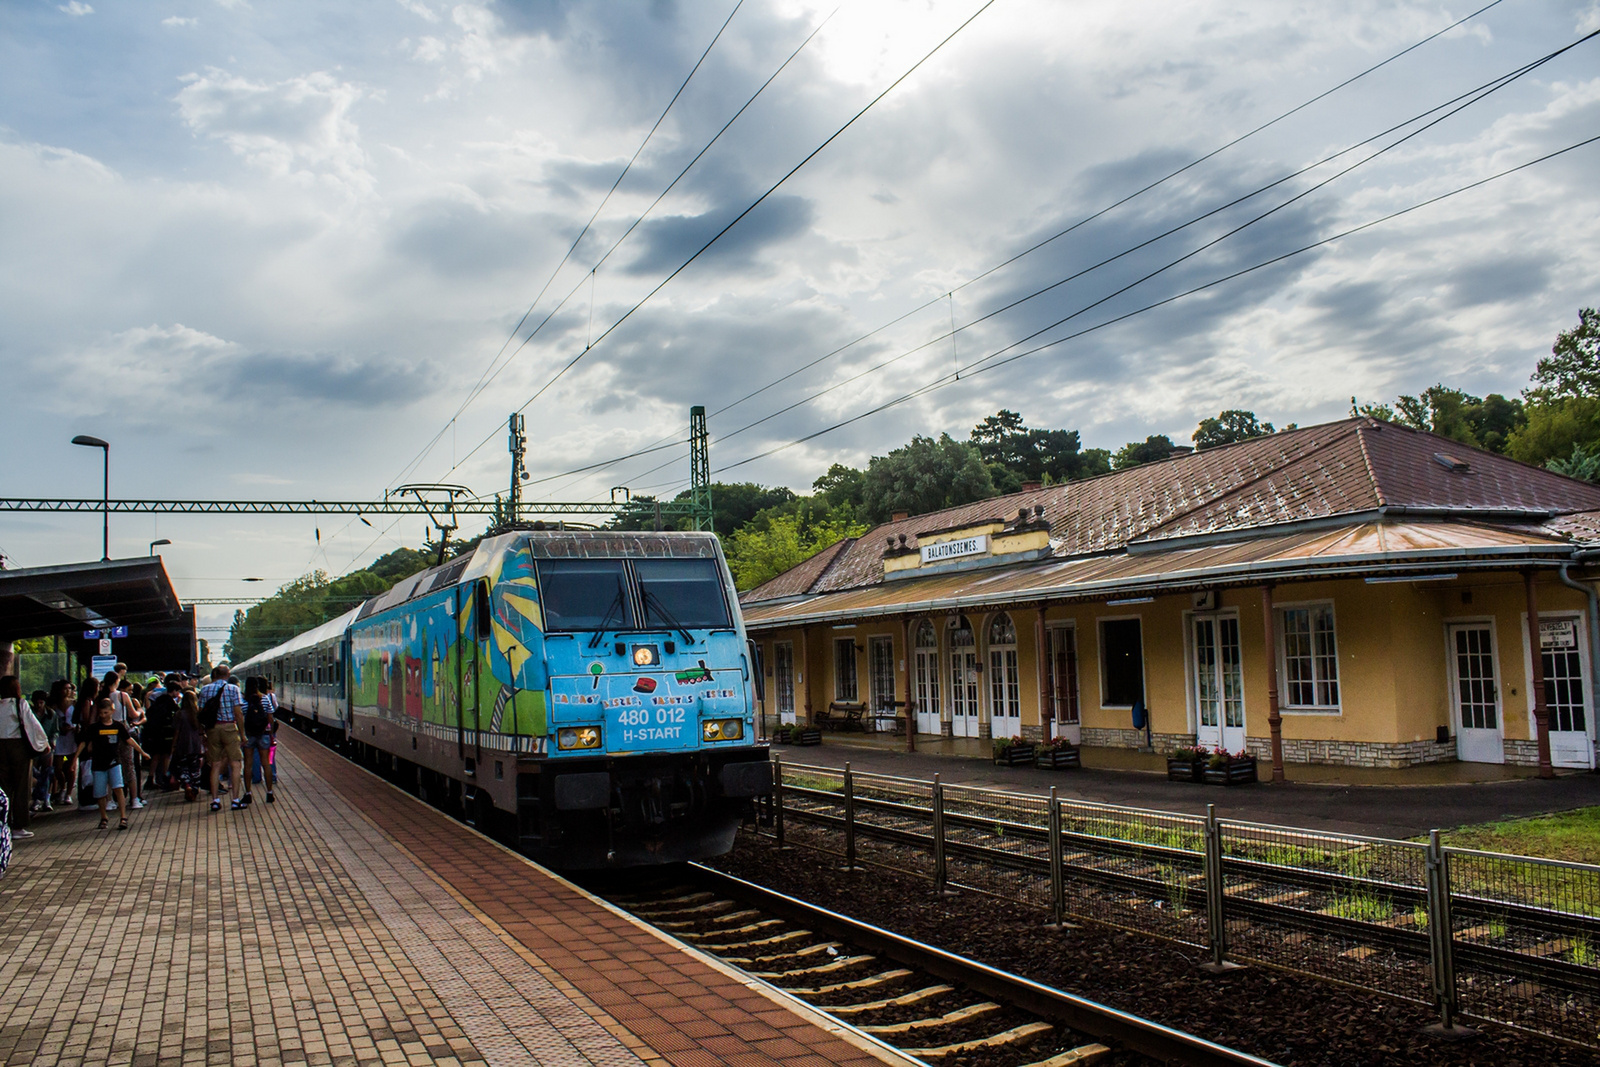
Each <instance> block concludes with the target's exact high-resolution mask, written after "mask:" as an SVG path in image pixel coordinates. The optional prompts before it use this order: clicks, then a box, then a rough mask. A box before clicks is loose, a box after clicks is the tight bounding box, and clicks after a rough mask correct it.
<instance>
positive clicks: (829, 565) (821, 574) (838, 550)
mask: <svg viewBox="0 0 1600 1067" xmlns="http://www.w3.org/2000/svg"><path fill="white" fill-rule="evenodd" d="M859 540H861V538H860V537H851V536H849V535H848V534H847V535H845V536H844V537H841V538H839V540H837V541H835V542H834V543H833V544H831V545H829V546H828V548H825V549H823V550H822V551H824V552H826V551H828V549H829V548H831V549H833V550H834V553H833V556H832V558H831V559H829V560H828V562H826V563H824V564H823V565H822V569H821V570H820V571H818V572H817V576H816V577H815V578H813V579H811V584H810V585H808V586H806V592H808V593H809V592H811V591H812V590H814V589H816V587H817V586H818V585H820V584H822V579H824V578H826V577H827V576H828V572H829V571H831V570H833V568H834V567H835V566H836V565H837V564H838V562H839V560H840V559H842V558H843V557H844V554H845V553H846V552H848V551H850V546H851V545H853V544H855V543H856V542H857V541H859Z"/></svg>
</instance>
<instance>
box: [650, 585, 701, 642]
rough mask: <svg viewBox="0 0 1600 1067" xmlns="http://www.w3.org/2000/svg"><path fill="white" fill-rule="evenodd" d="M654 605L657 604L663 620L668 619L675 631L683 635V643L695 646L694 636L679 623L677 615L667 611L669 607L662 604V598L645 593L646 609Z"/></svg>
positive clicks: (656, 608)
mask: <svg viewBox="0 0 1600 1067" xmlns="http://www.w3.org/2000/svg"><path fill="white" fill-rule="evenodd" d="M652 603H653V604H655V606H656V607H655V610H657V611H659V612H660V613H661V617H662V618H663V619H666V620H667V622H668V624H670V625H671V626H672V628H673V629H675V630H677V631H678V632H679V633H680V634H682V635H683V643H684V644H686V645H692V644H694V635H693V634H691V633H690V632H689V631H688V630H686V629H684V626H683V623H681V622H679V621H678V618H677V616H676V615H674V614H672V612H670V611H668V610H667V606H666V605H665V604H663V603H662V602H661V598H660V597H658V596H656V595H655V594H654V593H649V592H647V593H645V595H644V606H645V607H646V608H648V607H649V606H650V605H651V604H652Z"/></svg>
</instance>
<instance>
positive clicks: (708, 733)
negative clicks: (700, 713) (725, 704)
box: [700, 719, 744, 741]
mask: <svg viewBox="0 0 1600 1067" xmlns="http://www.w3.org/2000/svg"><path fill="white" fill-rule="evenodd" d="M700 736H701V737H702V738H704V739H705V740H707V741H737V740H739V738H741V737H743V736H744V720H743V719H707V720H706V721H705V722H703V723H701V724H700Z"/></svg>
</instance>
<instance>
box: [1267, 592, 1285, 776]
mask: <svg viewBox="0 0 1600 1067" xmlns="http://www.w3.org/2000/svg"><path fill="white" fill-rule="evenodd" d="M1261 629H1262V636H1263V640H1264V643H1265V645H1266V651H1267V728H1268V729H1269V730H1270V731H1271V732H1272V780H1273V781H1274V782H1283V781H1287V780H1288V779H1286V778H1285V777H1284V773H1283V714H1282V713H1281V712H1280V711H1279V710H1278V627H1277V620H1276V618H1275V617H1274V616H1273V612H1272V586H1271V585H1264V586H1262V587H1261Z"/></svg>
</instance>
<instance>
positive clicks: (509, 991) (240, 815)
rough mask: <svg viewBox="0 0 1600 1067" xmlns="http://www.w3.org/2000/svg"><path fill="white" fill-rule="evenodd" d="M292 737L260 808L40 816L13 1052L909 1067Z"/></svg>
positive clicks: (101, 1057) (5, 1030)
mask: <svg viewBox="0 0 1600 1067" xmlns="http://www.w3.org/2000/svg"><path fill="white" fill-rule="evenodd" d="M282 739H283V742H284V743H283V744H282V745H281V746H280V749H279V752H280V768H281V773H282V777H283V788H282V789H281V790H280V791H279V793H278V798H279V799H278V802H277V803H275V804H272V805H270V806H268V805H265V804H262V803H261V802H260V801H261V797H260V794H259V793H258V796H257V803H256V805H255V806H254V807H253V808H251V809H248V810H246V811H243V812H237V813H235V812H231V811H228V810H224V811H222V812H220V813H218V814H215V815H212V814H209V813H208V811H207V808H206V805H205V804H204V803H203V802H197V803H194V804H185V803H184V802H183V801H182V799H181V797H179V796H176V795H172V794H164V795H160V796H159V797H158V798H157V799H156V801H155V802H154V803H153V804H152V806H151V807H150V808H148V809H146V810H144V811H136V812H132V813H131V821H132V828H131V829H130V830H129V831H127V832H118V831H116V830H115V829H111V830H106V831H101V830H98V829H96V826H97V823H98V819H97V817H96V816H95V815H93V814H88V813H83V814H79V813H75V812H73V813H57V814H52V815H46V816H41V817H39V818H38V819H36V820H35V823H34V828H35V829H36V830H37V832H38V836H37V837H36V838H34V839H33V840H32V841H29V842H26V843H21V844H19V845H18V848H17V850H16V854H15V857H14V860H13V864H12V868H11V871H10V873H9V874H7V876H6V877H5V878H4V879H3V880H0V990H3V991H4V993H3V995H0V1062H3V1063H6V1064H53V1063H94V1064H133V1065H146V1064H148V1065H166V1064H174V1065H176V1064H185V1065H187V1064H199V1063H205V1064H240V1065H261V1067H269V1065H278V1064H302V1063H303V1064H341V1065H343V1064H360V1065H366V1064H412V1065H418V1067H420V1065H422V1064H435V1063H437V1064H445V1065H454V1064H486V1065H500V1064H526V1063H536V1064H546V1065H562V1067H565V1065H573V1064H602V1065H606V1067H635V1065H651V1067H661V1065H667V1064H670V1065H673V1067H711V1065H714V1064H724V1063H726V1064H733V1065H736V1067H827V1065H829V1064H839V1065H842V1067H868V1065H877V1064H879V1063H882V1062H885V1061H887V1062H891V1063H902V1064H903V1063H905V1062H906V1061H904V1060H903V1059H901V1058H898V1057H895V1056H893V1055H892V1054H889V1053H885V1052H884V1051H882V1050H879V1049H875V1048H873V1047H872V1046H871V1045H870V1044H867V1043H863V1042H862V1041H861V1040H860V1039H859V1038H855V1037H852V1036H851V1035H849V1034H848V1033H842V1032H840V1031H839V1030H838V1028H837V1027H831V1028H830V1026H829V1024H828V1023H827V1021H826V1020H823V1019H822V1018H821V1017H820V1016H817V1015H815V1014H814V1013H811V1012H809V1011H808V1010H807V1009H805V1008H803V1006H799V1005H798V1004H797V1003H796V1002H793V1001H790V1000H789V999H788V998H784V997H781V996H779V995H777V994H774V993H772V992H771V991H770V990H768V989H766V988H765V987H763V986H761V985H760V983H756V982H752V981H750V980H749V979H745V978H743V977H742V976H739V975H738V974H737V972H734V971H732V970H731V969H728V968H727V967H725V966H723V965H721V964H718V963H716V962H715V961H712V960H710V959H709V958H708V957H705V956H702V955H700V954H698V953H694V952H691V951H688V950H685V949H683V948H682V947H681V946H679V945H677V944H676V943H675V942H672V941H671V940H669V939H667V938H665V937H664V936H661V935H659V934H656V933H654V932H652V931H650V930H648V929H647V928H645V927H643V926H641V925H640V924H637V923H635V922H634V921H632V920H631V919H629V918H627V917H626V916H623V915H621V914H619V913H617V912H615V911H613V910H611V909H609V908H608V907H607V906H605V905H603V904H601V903H600V902H599V901H597V900H595V899H594V898H592V897H590V896H589V895H588V894H586V893H584V892H583V891H582V890H580V889H578V888H576V887H575V886H572V885H571V884H570V883H567V882H565V881H564V880H562V879H559V878H557V877H555V876H553V875H551V874H549V873H548V872H546V871H544V870H543V869H542V868H539V867H537V866H535V865H533V864H531V863H529V862H528V861H526V860H524V859H523V858H521V857H520V856H517V855H515V854H514V853H512V852H510V851H508V850H506V849H503V848H500V847H499V846H498V845H495V844H494V843H492V842H490V841H488V840H487V839H485V838H482V837H480V836H478V835H476V834H473V833H472V832H471V831H469V830H467V829H466V828H465V827H463V826H461V825H460V824H459V823H456V822H454V821H453V820H450V819H448V818H446V817H445V816H443V815H441V814H439V813H438V812H436V811H434V810H433V809H431V808H429V807H427V806H426V805H424V804H421V803H420V802H418V801H416V800H414V799H413V798H411V797H409V796H407V795H405V794H404V793H402V792H401V791H399V790H397V789H394V788H393V787H391V786H389V785H388V784H386V783H384V782H382V781H381V780H379V779H378V778H376V777H374V776H372V775H370V774H368V773H366V772H365V771H362V770H360V769H359V768H357V767H355V766H353V765H352V764H349V763H347V762H345V761H344V760H342V759H340V758H339V757H337V756H336V755H334V754H333V753H331V752H328V751H327V750H325V749H323V748H321V747H320V746H318V745H316V744H315V743H314V742H312V741H310V740H309V739H307V738H304V737H302V736H300V735H298V734H295V733H293V732H291V731H285V732H284V734H283V735H282ZM112 825H113V827H114V826H115V819H113V821H112Z"/></svg>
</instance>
